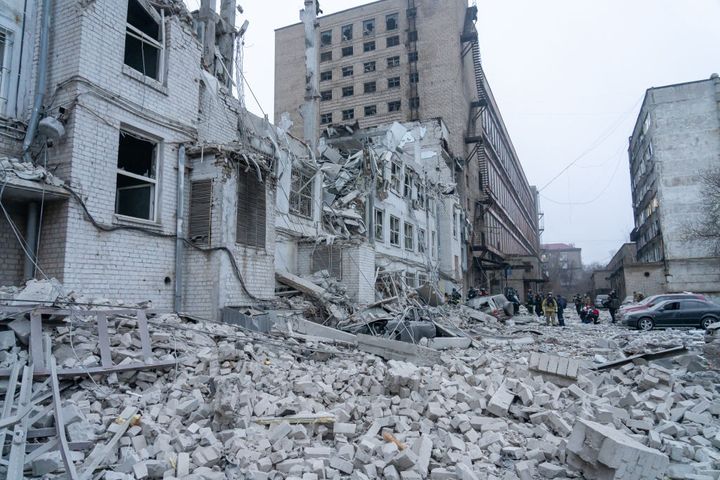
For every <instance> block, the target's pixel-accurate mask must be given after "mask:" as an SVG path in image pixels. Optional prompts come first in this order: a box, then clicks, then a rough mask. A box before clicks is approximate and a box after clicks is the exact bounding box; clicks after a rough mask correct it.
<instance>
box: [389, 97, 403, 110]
mask: <svg viewBox="0 0 720 480" xmlns="http://www.w3.org/2000/svg"><path fill="white" fill-rule="evenodd" d="M400 106H401V103H400V100H395V101H394V102H388V112H399V111H400Z"/></svg>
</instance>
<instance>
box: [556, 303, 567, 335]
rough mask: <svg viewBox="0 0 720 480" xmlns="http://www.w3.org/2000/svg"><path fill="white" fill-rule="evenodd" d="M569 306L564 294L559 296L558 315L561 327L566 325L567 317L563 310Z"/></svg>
mask: <svg viewBox="0 0 720 480" xmlns="http://www.w3.org/2000/svg"><path fill="white" fill-rule="evenodd" d="M566 307H567V300H565V297H563V296H562V295H558V296H557V308H558V309H557V317H558V322H559V323H560V326H561V327H564V326H565V318H564V317H563V311H564V310H565V308H566Z"/></svg>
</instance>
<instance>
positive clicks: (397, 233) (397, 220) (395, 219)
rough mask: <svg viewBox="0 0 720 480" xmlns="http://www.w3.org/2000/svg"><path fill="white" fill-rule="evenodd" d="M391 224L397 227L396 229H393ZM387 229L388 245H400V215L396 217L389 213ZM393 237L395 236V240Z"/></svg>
mask: <svg viewBox="0 0 720 480" xmlns="http://www.w3.org/2000/svg"><path fill="white" fill-rule="evenodd" d="M393 224H395V226H396V227H397V228H396V229H393ZM389 227H390V228H389V229H388V231H389V232H390V245H392V246H393V247H400V217H396V216H395V215H390V223H389ZM393 238H395V241H393Z"/></svg>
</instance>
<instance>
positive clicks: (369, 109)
mask: <svg viewBox="0 0 720 480" xmlns="http://www.w3.org/2000/svg"><path fill="white" fill-rule="evenodd" d="M373 115H377V105H368V106H366V107H365V116H366V117H372V116H373Z"/></svg>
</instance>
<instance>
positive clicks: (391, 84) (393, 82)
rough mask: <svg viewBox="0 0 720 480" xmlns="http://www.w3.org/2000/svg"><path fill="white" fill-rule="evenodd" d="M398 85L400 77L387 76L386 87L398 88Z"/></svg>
mask: <svg viewBox="0 0 720 480" xmlns="http://www.w3.org/2000/svg"><path fill="white" fill-rule="evenodd" d="M399 86H400V77H392V78H388V88H398V87H399Z"/></svg>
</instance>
